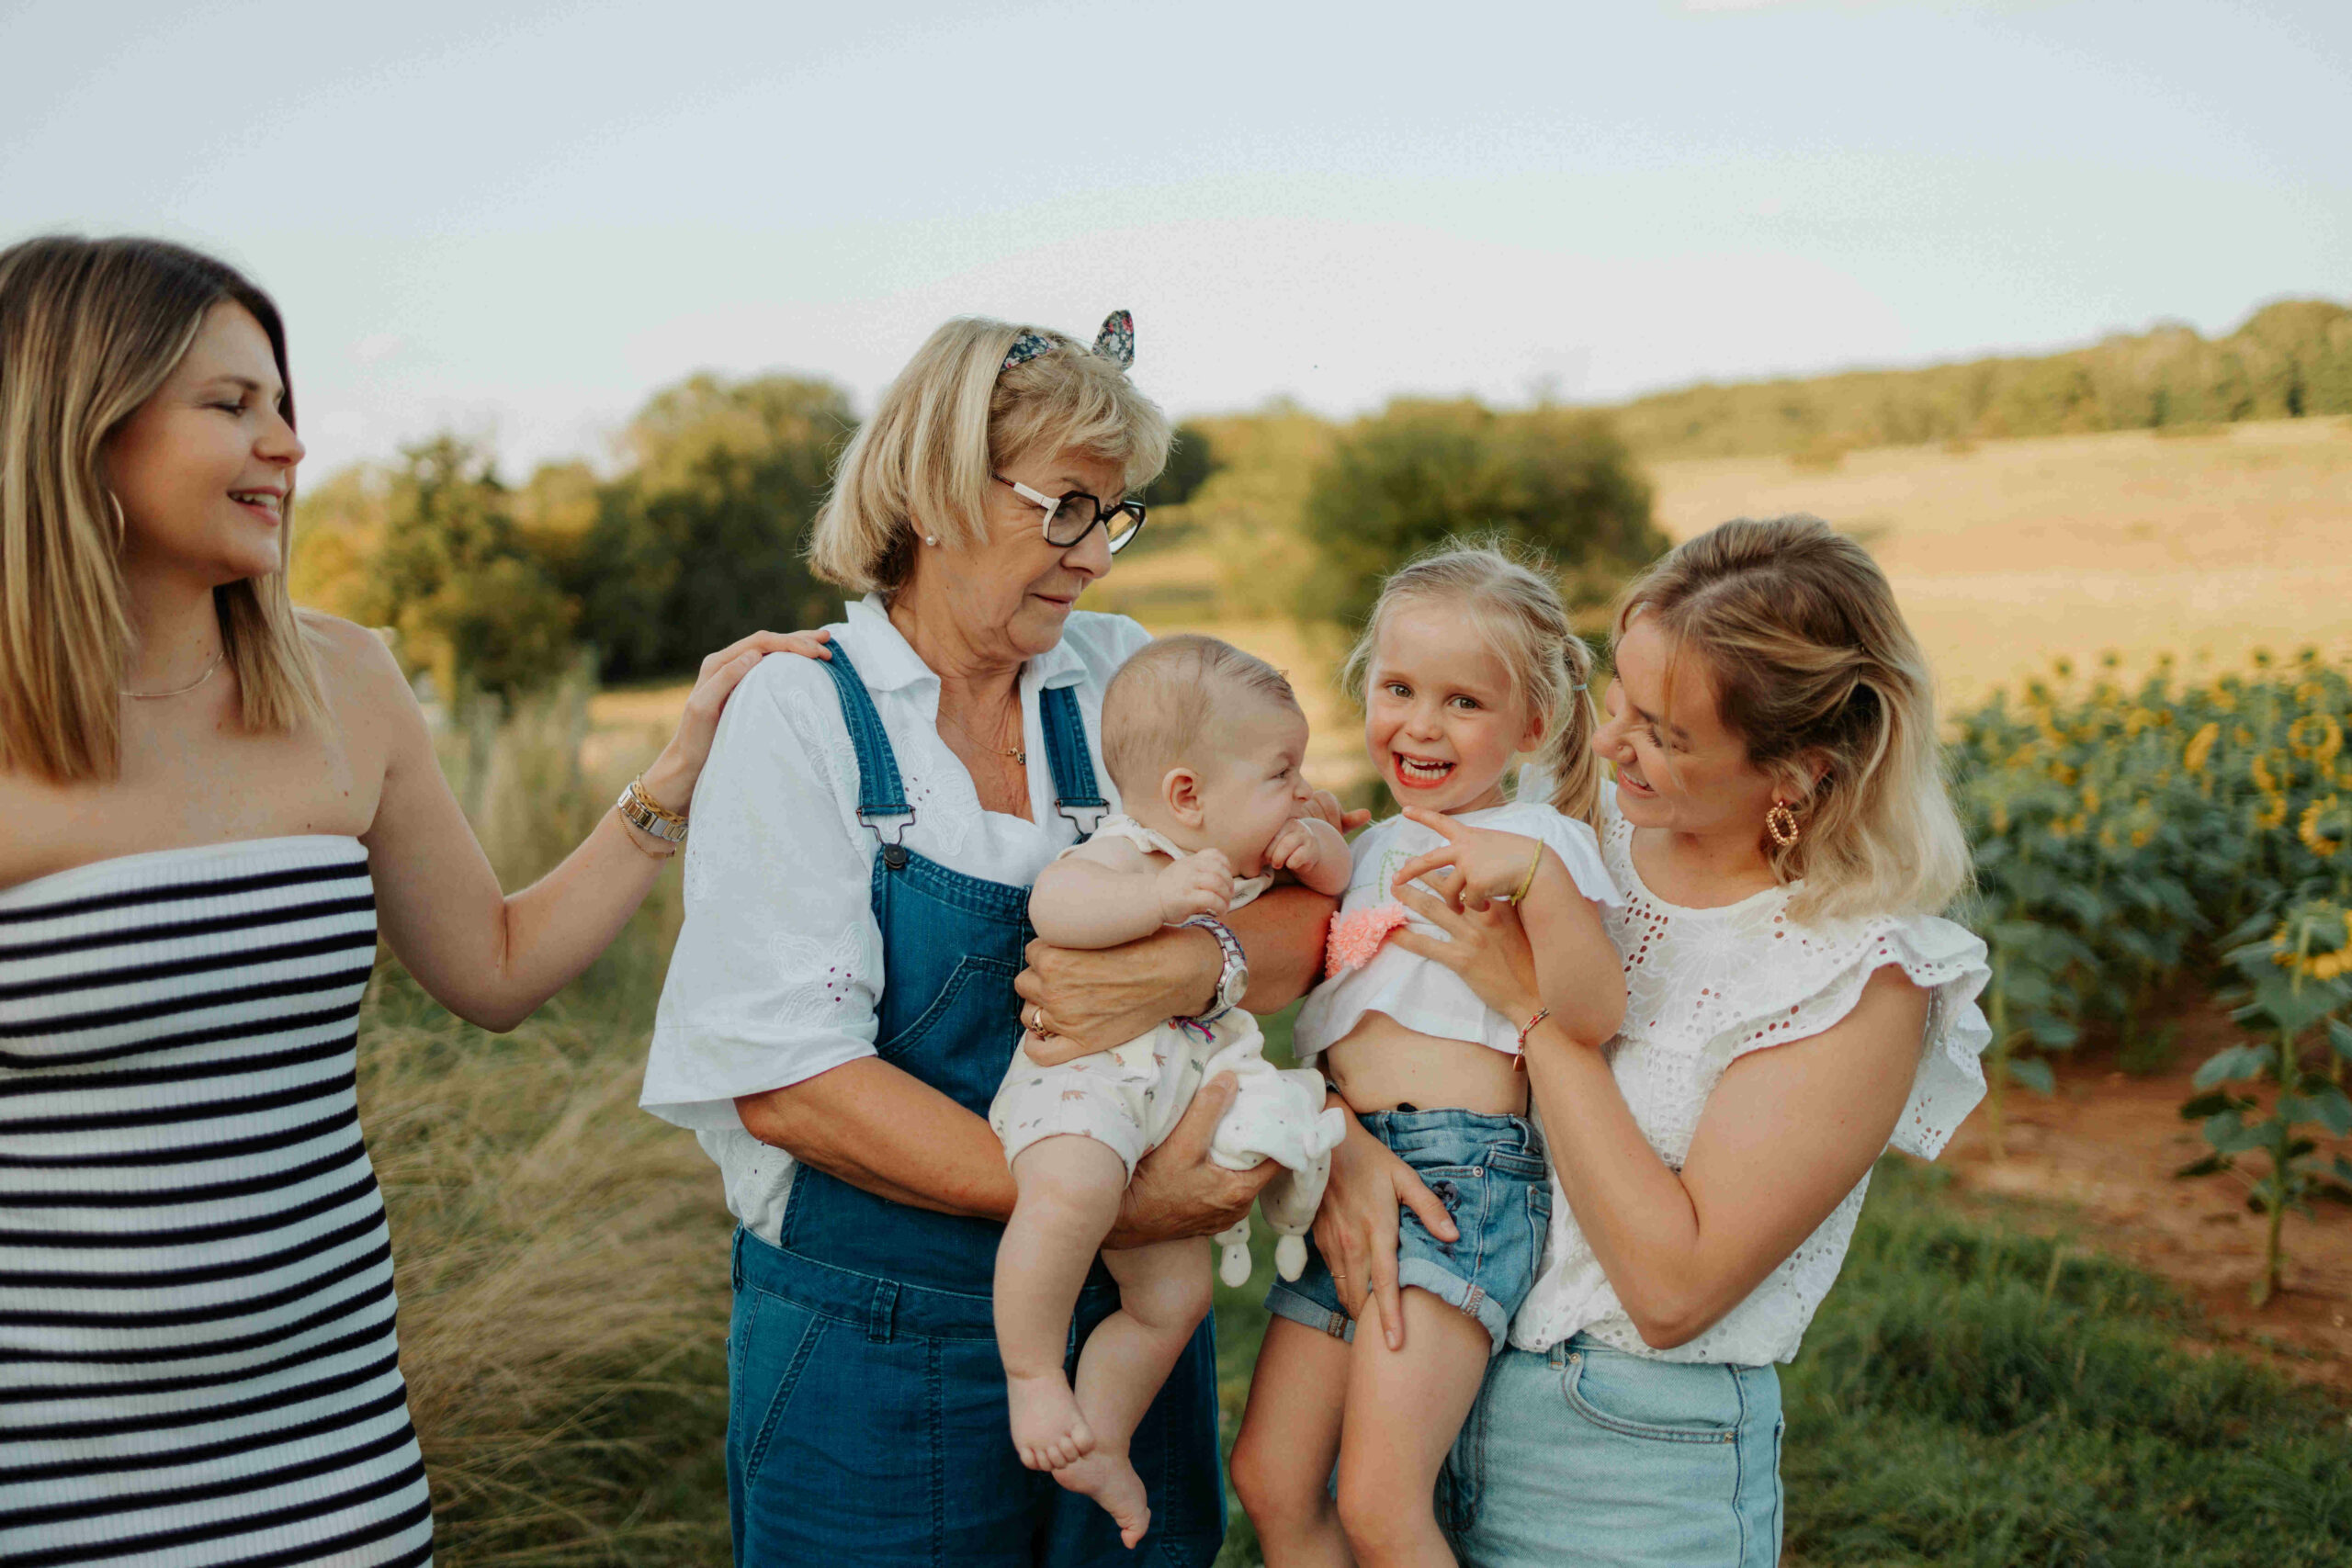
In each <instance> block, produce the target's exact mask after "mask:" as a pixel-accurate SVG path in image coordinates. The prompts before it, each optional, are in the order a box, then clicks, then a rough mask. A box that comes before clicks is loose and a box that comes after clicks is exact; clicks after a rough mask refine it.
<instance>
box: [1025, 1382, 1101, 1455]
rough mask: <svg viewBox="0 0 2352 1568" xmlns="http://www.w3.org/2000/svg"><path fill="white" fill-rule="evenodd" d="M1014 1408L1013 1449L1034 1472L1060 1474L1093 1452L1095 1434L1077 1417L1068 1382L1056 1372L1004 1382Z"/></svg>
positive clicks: (1080, 1417) (1076, 1409)
mask: <svg viewBox="0 0 2352 1568" xmlns="http://www.w3.org/2000/svg"><path fill="white" fill-rule="evenodd" d="M1004 1392H1005V1397H1006V1401H1007V1403H1009V1404H1011V1405H1012V1446H1013V1448H1014V1449H1015V1450H1018V1451H1019V1453H1020V1455H1021V1462H1022V1463H1023V1464H1025V1465H1027V1466H1028V1467H1029V1468H1030V1469H1032V1470H1054V1471H1058V1470H1060V1469H1061V1468H1062V1467H1063V1466H1064V1465H1067V1464H1072V1463H1075V1462H1076V1461H1079V1460H1080V1459H1083V1458H1085V1457H1086V1456H1087V1455H1088V1454H1090V1453H1091V1452H1093V1451H1094V1433H1093V1431H1092V1430H1091V1428H1089V1427H1088V1426H1087V1425H1086V1418H1085V1417H1084V1416H1080V1414H1079V1413H1078V1400H1077V1399H1076V1398H1075V1397H1074V1396H1073V1395H1072V1394H1071V1393H1070V1391H1069V1379H1068V1378H1065V1377H1063V1376H1062V1374H1061V1373H1060V1372H1059V1371H1054V1372H1052V1373H1049V1374H1048V1375H1046V1376H1045V1377H1035V1378H1016V1377H1008V1378H1007V1379H1005V1380H1004Z"/></svg>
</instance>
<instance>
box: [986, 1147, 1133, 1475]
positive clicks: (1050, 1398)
mask: <svg viewBox="0 0 2352 1568" xmlns="http://www.w3.org/2000/svg"><path fill="white" fill-rule="evenodd" d="M1012 1180H1013V1185H1014V1187H1015V1188H1016V1189H1018V1190H1019V1196H1018V1197H1017V1198H1016V1200H1015V1201H1014V1202H1013V1206H1012V1218H1011V1219H1010V1220H1008V1221H1006V1222H1005V1226H1004V1239H1003V1241H1002V1242H1001V1243H1000V1244H999V1245H998V1247H997V1251H996V1291H995V1304H996V1346H997V1353H998V1354H999V1355H1000V1356H1001V1357H1002V1358H1003V1359H1004V1385H1005V1396H1006V1399H1007V1402H1008V1403H1009V1404H1010V1405H1011V1406H1012V1446H1013V1447H1014V1448H1015V1449H1017V1450H1020V1454H1021V1462H1022V1463H1023V1464H1025V1465H1027V1466H1028V1467H1029V1468H1030V1469H1032V1470H1059V1469H1060V1468H1061V1467H1063V1466H1064V1465H1067V1464H1071V1463H1075V1462H1076V1461H1078V1460H1079V1459H1080V1458H1082V1457H1083V1456H1084V1455H1085V1454H1087V1453H1088V1452H1089V1451H1090V1450H1092V1449H1093V1447H1094V1443H1095V1434H1094V1433H1093V1431H1092V1430H1091V1429H1090V1428H1089V1427H1088V1426H1087V1423H1086V1419H1085V1417H1084V1416H1081V1415H1080V1413H1079V1406H1078V1400H1077V1398H1076V1397H1075V1396H1074V1395H1073V1394H1072V1393H1071V1392H1070V1386H1069V1379H1068V1378H1066V1377H1064V1376H1063V1375H1062V1356H1063V1352H1064V1351H1066V1350H1067V1349H1068V1348H1069V1318H1070V1312H1071V1310H1072V1309H1073V1308H1075V1307H1076V1306H1077V1304H1078V1292H1079V1287H1080V1285H1082V1284H1084V1283H1085V1282H1086V1271H1087V1269H1090V1268H1091V1267H1092V1266H1093V1263H1094V1254H1095V1252H1096V1251H1097V1250H1098V1249H1099V1248H1100V1247H1102V1245H1103V1237H1104V1236H1106V1235H1110V1234H1111V1225H1112V1223H1113V1222H1114V1221H1115V1220H1116V1219H1117V1218H1118V1217H1119V1198H1120V1195H1121V1194H1122V1193H1124V1192H1125V1190H1126V1186H1127V1168H1126V1166H1125V1162H1123V1161H1122V1160H1121V1159H1120V1158H1119V1156H1118V1155H1117V1153H1116V1152H1115V1151H1114V1150H1113V1149H1112V1148H1111V1147H1110V1145H1107V1144H1099V1143H1096V1142H1095V1141H1094V1140H1093V1139H1092V1138H1083V1137H1077V1136H1074V1135H1064V1136H1059V1137H1052V1138H1046V1139H1043V1140H1041V1141H1040V1142H1037V1143H1035V1144H1032V1145H1029V1146H1028V1147H1027V1148H1025V1149H1023V1150H1022V1151H1021V1153H1020V1155H1019V1156H1017V1157H1016V1158H1015V1159H1014V1160H1013V1162H1012ZM1163 1375H1164V1374H1163ZM1122 1448H1123V1450H1124V1445H1122Z"/></svg>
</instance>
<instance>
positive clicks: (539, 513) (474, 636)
mask: <svg viewBox="0 0 2352 1568" xmlns="http://www.w3.org/2000/svg"><path fill="white" fill-rule="evenodd" d="M856 429H857V419H856V416H855V414H854V412H853V410H852V409H851V406H850V401H849V398H848V395H847V394H846V393H844V392H843V391H842V389H840V388H839V387H836V386H834V385H832V384H831V383H830V382H827V381H822V380H814V379H809V378H800V377H792V376H760V377H752V378H745V379H741V380H729V379H727V378H721V377H718V376H712V375H698V376H695V377H691V378H688V379H686V380H684V381H681V382H679V383H678V384H676V385H675V386H672V387H667V388H664V389H662V390H661V391H658V392H656V393H655V394H654V395H653V396H652V397H651V398H650V400H648V401H647V402H646V404H645V406H644V407H643V408H642V409H640V410H639V412H638V413H637V415H636V417H635V418H633V419H632V420H630V422H629V423H628V426H627V428H626V429H625V430H623V432H622V433H621V435H620V438H619V440H618V442H617V443H616V449H617V452H618V454H619V456H620V458H621V462H620V465H619V468H618V471H617V472H614V473H610V474H600V473H598V472H597V471H596V470H595V469H594V468H592V467H590V466H589V465H588V464H586V463H582V462H565V463H551V464H548V465H545V466H542V467H541V468H539V469H538V470H537V471H536V472H535V473H533V474H532V475H531V477H530V478H529V479H527V480H526V481H525V482H523V483H521V484H519V485H510V484H508V483H507V482H506V481H505V480H504V479H502V478H501V477H500V475H499V472H498V467H497V462H496V455H495V454H494V453H493V452H492V450H491V449H490V447H489V446H487V445H486V444H484V443H482V442H481V441H478V440H474V439H470V438H468V437H465V436H460V435H456V434H446V433H445V434H438V435H435V436H433V437H431V438H430V439H427V440H425V441H422V442H419V443H417V444H416V445H414V446H408V447H405V448H403V449H402V450H401V454H400V457H399V458H398V460H397V461H395V462H392V463H389V464H381V465H360V466H357V467H354V468H345V469H343V470H341V471H340V472H338V473H336V474H334V476H332V477H331V478H330V479H327V480H326V481H325V482H323V483H322V484H321V485H319V486H317V487H315V488H313V489H311V490H310V491H306V492H305V493H304V495H303V496H302V498H301V503H300V535H301V541H300V546H299V547H298V548H297V550H296V552H295V570H294V581H293V584H292V586H293V590H294V596H295V598H296V600H297V601H298V602H299V603H301V604H313V605H316V606H318V607H320V608H322V609H325V610H329V611H332V612H334V613H335V614H337V615H347V616H349V617H351V618H352V619H354V620H356V621H359V622H361V623H363V624H365V625H368V626H384V627H390V628H391V630H392V631H393V632H394V634H395V638H394V641H395V646H396V648H397V649H398V651H399V653H400V656H401V660H402V662H403V663H404V664H405V665H406V666H407V667H408V668H409V669H410V671H411V672H412V673H415V672H424V673H428V674H430V675H431V676H432V677H433V680H434V682H435V685H436V686H437V687H438V688H439V690H440V691H441V692H442V693H443V694H445V695H447V696H448V697H450V698H452V699H454V700H463V699H465V698H466V697H467V696H469V694H472V693H475V692H490V693H495V694H499V695H501V696H503V697H505V698H509V699H511V698H513V697H514V696H515V695H517V694H521V693H523V692H526V691H529V690H532V689H534V688H537V687H538V686H542V685H544V684H546V683H547V682H549V681H551V680H552V679H553V678H555V677H556V676H557V675H560V674H561V673H562V672H563V671H567V670H569V669H571V667H572V666H573V664H574V663H575V662H576V661H577V660H579V658H580V656H581V654H582V650H583V649H585V650H587V651H588V652H589V653H590V654H591V655H592V656H593V658H594V660H595V662H596V666H597V669H598V671H599V673H600V674H601V675H602V677H603V678H604V679H605V680H608V681H632V680H643V679H649V678H655V677H665V676H675V675H682V674H685V673H688V672H691V671H693V670H694V669H695V666H696V665H697V663H698V662H699V661H700V660H701V659H702V657H703V655H705V654H706V653H707V652H709V651H710V650H711V649H715V648H718V647H721V646H723V645H724V644H726V643H728V642H729V641H731V640H733V639H734V638H736V637H741V636H742V635H744V634H745V633H747V632H752V631H755V630H758V629H759V628H760V627H763V626H768V627H774V628H778V629H782V628H786V627H792V626H820V625H822V624H824V623H825V622H827V621H831V620H833V619H836V618H837V617H838V615H839V614H840V606H841V594H840V592H839V591H838V590H836V589H834V588H832V587H831V586H829V585H827V584H825V583H821V582H819V581H817V580H816V579H815V578H814V577H813V576H811V575H810V573H809V567H808V563H807V560H806V558H805V553H804V552H805V549H806V545H807V539H808V532H809V525H810V524H811V523H812V522H813V521H814V520H815V518H816V515H817V511H818V508H819V507H820V505H821V504H822V503H823V501H824V497H825V492H826V490H827V487H828V486H829V485H830V484H831V479H832V473H833V468H834V465H835V464H836V463H837V462H838V461H839V460H840V457H841V453H842V448H843V447H844V446H847V445H848V443H849V439H850V437H851V436H852V435H853V434H855V432H856ZM1213 466H1214V457H1213V455H1212V449H1211V446H1210V444H1209V441H1208V438H1207V437H1206V435H1205V434H1203V433H1202V432H1200V431H1198V430H1197V429H1194V428H1193V427H1190V426H1186V427H1182V429H1181V430H1180V432H1179V440H1178V444H1177V448H1176V456H1175V457H1174V458H1173V459H1172V460H1171V462H1170V468H1169V471H1168V472H1167V473H1166V474H1165V475H1163V476H1162V477H1161V478H1160V479H1159V480H1158V481H1157V482H1156V483H1155V484H1154V485H1153V487H1152V489H1151V491H1150V497H1151V500H1152V501H1153V502H1154V503H1155V504H1176V505H1180V506H1181V504H1182V502H1184V501H1186V500H1187V499H1189V497H1190V493H1191V491H1192V490H1193V488H1196V487H1197V486H1198V485H1199V484H1200V483H1201V481H1202V480H1203V479H1204V478H1205V477H1206V476H1207V474H1208V473H1209V472H1210V470H1211V468H1212V467H1213Z"/></svg>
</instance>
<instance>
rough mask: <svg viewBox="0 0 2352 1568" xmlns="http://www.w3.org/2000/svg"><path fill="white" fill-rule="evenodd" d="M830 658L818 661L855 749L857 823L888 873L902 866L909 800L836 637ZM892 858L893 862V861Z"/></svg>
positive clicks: (870, 703) (911, 814)
mask: <svg viewBox="0 0 2352 1568" xmlns="http://www.w3.org/2000/svg"><path fill="white" fill-rule="evenodd" d="M828 646H829V647H830V648H831V652H832V655H833V656H832V658H831V659H820V660H818V661H817V663H818V665H819V667H820V668H821V669H822V670H823V671H825V673H827V674H828V675H831V677H832V678H833V684H834V685H835V686H837V687H839V688H840V690H841V699H842V722H843V723H844V724H846V725H847V726H848V727H849V741H850V744H851V745H852V746H854V747H855V748H856V749H857V819H858V821H859V822H861V823H863V824H864V825H865V828H866V829H868V830H869V831H871V832H872V833H873V835H874V838H875V841H876V843H878V844H880V845H881V846H882V858H883V860H884V861H885V862H886V863H888V864H889V865H890V867H891V869H892V870H894V871H895V870H897V869H898V867H899V866H900V865H903V864H904V863H906V858H907V852H906V849H905V847H904V844H903V842H902V840H905V838H906V836H907V829H909V828H910V827H912V826H914V820H915V808H914V807H913V806H912V805H910V803H909V802H908V800H907V788H906V785H905V784H902V783H901V782H900V781H899V759H898V756H897V754H896V753H895V752H893V751H892V750H890V737H889V736H888V734H887V733H886V732H885V731H884V730H883V728H882V716H881V715H880V714H878V713H876V712H875V711H874V699H873V698H872V697H871V696H869V695H867V694H866V690H865V682H864V681H862V680H860V679H858V674H857V666H856V665H855V664H854V663H853V662H852V661H851V660H850V656H849V649H845V648H843V647H842V645H841V639H840V638H838V637H836V638H834V639H833V640H832V641H831V643H830V644H829V645H828ZM894 820H895V821H896V822H897V824H898V832H897V834H896V836H894V837H885V836H884V834H883V831H882V824H883V823H885V822H888V821H894ZM894 856H895V857H896V858H895V859H894V858H893V857H894Z"/></svg>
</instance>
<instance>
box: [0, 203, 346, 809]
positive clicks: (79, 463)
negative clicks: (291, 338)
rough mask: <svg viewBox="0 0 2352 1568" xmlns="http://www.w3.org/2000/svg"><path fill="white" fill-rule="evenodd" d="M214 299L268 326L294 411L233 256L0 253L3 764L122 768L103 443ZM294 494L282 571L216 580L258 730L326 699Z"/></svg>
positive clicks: (103, 245) (46, 772)
mask: <svg viewBox="0 0 2352 1568" xmlns="http://www.w3.org/2000/svg"><path fill="white" fill-rule="evenodd" d="M223 303H232V304H236V305H241V306H243V308H244V309H245V310H250V311H251V312H253V315H254V319H255V320H256V321H260V322H261V325H262V330H263V331H264V332H266V333H268V334H269V347H270V352H271V354H272V355H275V356H276V358H277V373H278V376H279V378H280V379H281V380H283V381H284V382H285V384H286V386H287V389H288V390H287V395H286V408H285V412H286V419H287V423H289V424H290V423H293V419H294V395H293V390H292V388H293V382H292V380H291V378H289V377H288V371H287V364H286V329H285V325H284V323H283V321H282V320H281V318H280V317H279V315H278V313H277V306H276V305H275V304H273V303H271V301H270V299H269V296H268V295H266V294H264V293H263V292H262V291H261V290H260V289H259V288H255V287H254V285H253V284H252V283H250V282H248V281H247V280H246V279H245V278H244V277H243V276H242V275H241V274H239V273H238V272H237V271H236V270H235V269H234V268H232V267H230V266H228V265H224V264H223V263H220V262H218V261H215V260H213V259H212V258H211V257H209V256H206V255H200V254H198V253H196V252H194V251H190V250H187V249H185V248H183V247H181V246H179V245H175V244H170V243H165V242H164V241H161V240H148V239H138V238H123V239H111V240H85V239H78V238H73V237H67V236H52V237H49V238H44V239H37V240H28V241H25V242H24V243H21V244H17V245H14V246H11V247H10V248H9V249H7V250H6V251H0V649H5V657H0V768H5V769H6V770H7V771H9V772H13V773H34V774H38V775H40V776H42V777H45V778H48V779H51V780H54V781H56V782H58V783H61V784H64V783H73V782H76V781H80V780H86V779H108V778H112V777H114V776H115V775H116V773H118V771H119V768H120V765H121V740H122V737H121V708H120V702H121V687H122V680H123V670H124V667H125V665H126V663H127V662H128V659H129V655H130V636H131V633H130V618H129V615H128V614H127V613H126V611H125V609H124V605H123V583H122V572H121V547H122V530H123V522H122V513H121V509H120V507H119V505H118V504H117V503H116V502H115V501H114V498H113V497H112V495H111V494H110V493H109V492H108V491H107V484H106V476H105V472H104V468H105V460H106V459H105V454H106V447H107V442H108V441H109V440H110V439H111V438H112V437H113V435H114V434H115V433H116V432H118V431H119V430H120V429H121V428H122V426H123V424H124V423H125V422H126V421H128V420H129V419H130V416H131V415H132V414H133V413H135V412H138V410H139V408H140V406H141V404H142V403H144V402H145V401H146V400H148V399H149V398H151V397H153V395H154V393H155V390H156V389H157V388H159V387H161V386H162V385H163V384H164V381H165V379H167V378H169V377H170V376H171V374H172V372H173V370H174V369H175V368H176V367H178V365H179V362H180V359H181V357H182V356H183V355H186V354H187V350H188V345H189V344H192V343H194V342H195V341H196V336H197V333H198V330H199V329H200V328H201V327H202V326H203V324H204V317H205V313H206V312H207V311H208V310H211V309H212V308H213V307H214V306H216V305H220V304H223ZM292 502H293V497H292V495H291V494H290V493H289V494H288V497H287V503H288V509H289V512H288V516H289V522H288V526H286V527H285V528H283V529H281V531H280V533H279V536H278V557H277V570H276V571H274V572H271V573H269V574H268V575H267V576H266V577H256V578H246V579H243V581H237V582H232V583H229V584H227V585H225V586H223V587H220V588H216V589H214V590H213V592H212V598H213V605H214V609H215V611H216V612H217V613H218V615H220V637H221V643H222V647H223V650H224V651H225V653H226V655H227V660H228V663H229V666H230V668H231V669H232V670H233V671H235V673H236V677H237V682H238V688H239V691H240V694H241V696H242V701H243V722H244V725H245V728H248V729H253V730H281V731H282V730H290V729H293V728H298V727H299V726H300V725H301V724H302V723H303V722H304V721H305V720H307V719H311V718H314V717H316V716H319V715H321V714H322V713H323V712H324V711H325V699H324V696H323V694H322V691H321V688H320V684H319V675H318V670H317V667H316V665H315V663H314V662H313V660H312V659H311V652H310V649H309V648H308V646H307V644H306V643H305V641H304V637H303V632H302V627H301V624H300V620H299V619H298V618H297V616H296V614H295V610H294V606H293V604H292V602H291V601H290V600H288V598H287V593H286V563H287V561H288V557H289V552H290V550H291V548H292V539H293V530H292V527H291V524H290V508H291V505H292Z"/></svg>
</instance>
